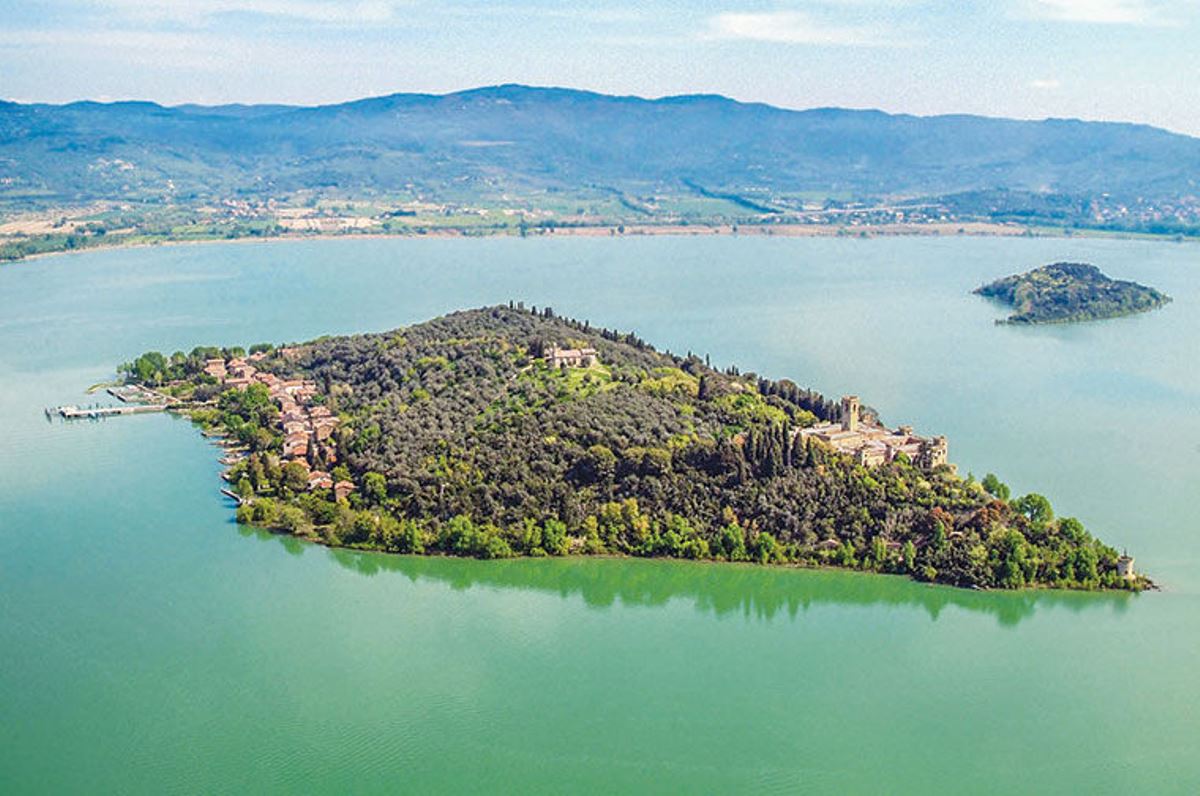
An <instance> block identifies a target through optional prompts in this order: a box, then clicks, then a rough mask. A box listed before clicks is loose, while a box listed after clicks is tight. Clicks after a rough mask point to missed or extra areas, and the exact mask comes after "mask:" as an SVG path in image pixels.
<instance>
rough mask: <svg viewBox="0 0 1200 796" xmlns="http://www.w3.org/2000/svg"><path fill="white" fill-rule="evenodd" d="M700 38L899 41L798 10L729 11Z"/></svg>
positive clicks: (840, 42)
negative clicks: (836, 23) (818, 18)
mask: <svg viewBox="0 0 1200 796" xmlns="http://www.w3.org/2000/svg"><path fill="white" fill-rule="evenodd" d="M702 37H703V38H705V39H709V40H714V39H715V40H720V39H740V40H744V41H761V42H772V43H777V44H814V45H827V46H883V45H889V44H897V43H899V42H897V41H895V40H893V39H891V38H889V37H888V36H885V35H884V34H883V33H881V32H880V31H878V30H875V29H873V28H867V27H858V26H846V25H833V24H829V23H826V22H822V21H820V20H817V19H815V18H813V17H812V16H810V15H808V14H805V13H802V12H799V11H768V12H746V13H742V12H729V13H724V14H717V15H715V16H712V17H709V19H708V29H707V30H706V31H705V32H704V33H703V34H702Z"/></svg>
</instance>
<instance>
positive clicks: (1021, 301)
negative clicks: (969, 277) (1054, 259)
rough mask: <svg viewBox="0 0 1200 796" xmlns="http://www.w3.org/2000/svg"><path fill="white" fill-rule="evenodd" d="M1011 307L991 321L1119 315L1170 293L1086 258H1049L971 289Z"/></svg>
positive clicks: (1161, 301) (1158, 302)
mask: <svg viewBox="0 0 1200 796" xmlns="http://www.w3.org/2000/svg"><path fill="white" fill-rule="evenodd" d="M974 292H975V293H976V294H978V295H980V296H985V297H988V298H995V299H999V300H1000V301H1002V302H1004V303H1005V304H1008V305H1009V306H1010V307H1012V308H1013V309H1014V310H1015V312H1014V313H1013V314H1012V315H1010V316H1008V317H1007V318H1005V319H1003V320H998V321H996V322H997V323H1012V324H1032V323H1071V322H1073V321H1094V320H1103V319H1105V318H1119V317H1121V316H1123V315H1133V314H1135V313H1139V312H1148V311H1150V310H1156V309H1158V308H1159V307H1162V306H1165V305H1166V304H1168V303H1169V302H1170V301H1171V297H1170V296H1168V295H1166V294H1165V293H1161V292H1159V291H1157V290H1155V289H1154V288H1152V287H1146V286H1145V285H1139V284H1138V283H1137V282H1128V281H1125V280H1120V279H1112V278H1110V277H1108V276H1106V275H1105V274H1104V273H1103V272H1101V271H1100V269H1099V268H1097V267H1096V266H1094V265H1089V264H1087V263H1052V264H1050V265H1045V266H1042V267H1041V268H1035V269H1033V270H1032V271H1026V272H1025V273H1023V274H1015V275H1013V276H1006V277H1004V278H1003V279H997V280H996V281H995V282H992V283H990V284H987V285H984V286H982V287H979V288H976V289H975V291H974Z"/></svg>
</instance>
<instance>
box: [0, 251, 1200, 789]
mask: <svg viewBox="0 0 1200 796" xmlns="http://www.w3.org/2000/svg"><path fill="white" fill-rule="evenodd" d="M1057 259H1075V260H1085V261H1090V262H1094V263H1096V264H1097V265H1099V266H1101V267H1102V268H1103V269H1105V270H1106V271H1108V272H1109V273H1111V274H1114V275H1119V276H1122V277H1128V278H1133V279H1137V280H1139V281H1143V282H1147V283H1150V284H1152V285H1154V286H1156V287H1159V288H1161V289H1163V290H1165V291H1167V292H1168V293H1170V294H1172V295H1173V296H1174V297H1175V299H1176V300H1175V302H1174V303H1173V304H1171V305H1170V306H1169V307H1168V308H1166V309H1165V310H1163V311H1161V312H1156V313H1153V314H1150V315H1145V316H1139V317H1136V318H1129V319H1123V320H1119V321H1113V322H1107V323H1096V324H1083V325H1076V326H1070V327H1051V328H1037V329H1017V328H1006V327H997V326H994V325H993V324H992V320H993V319H994V318H995V317H997V316H998V315H999V314H1000V310H999V308H997V307H995V306H992V305H990V304H988V303H986V302H985V301H983V300H982V299H978V298H976V297H973V296H970V295H969V294H968V291H969V290H970V289H971V288H972V287H974V286H976V285H978V284H980V283H982V282H984V281H987V280H989V279H992V278H994V277H997V276H1000V275H1004V274H1007V273H1011V272H1015V271H1018V270H1024V269H1026V268H1029V267H1032V266H1035V265H1040V264H1043V263H1045V262H1049V261H1052V260H1057ZM510 298H515V299H519V300H524V301H526V302H527V303H533V304H537V305H539V306H542V305H545V304H550V305H552V306H553V307H554V308H555V309H556V310H558V311H559V312H561V313H565V314H569V315H573V316H575V317H578V318H587V319H589V320H591V321H592V323H593V324H603V325H606V326H610V327H611V326H617V327H621V328H626V329H634V330H636V331H637V332H638V333H639V334H641V335H642V336H643V337H645V338H647V339H648V340H650V341H652V342H654V343H656V344H658V345H659V346H660V347H666V348H670V349H672V350H675V351H677V352H680V353H682V352H685V351H687V350H692V351H695V352H697V353H708V354H710V355H711V356H712V359H713V362H714V364H720V365H724V364H726V363H731V362H736V363H737V364H738V365H739V366H741V367H742V368H743V370H755V371H757V372H761V373H763V374H767V375H770V376H773V377H790V378H793V379H795V380H796V381H798V382H800V383H801V384H805V385H811V386H814V387H816V388H818V389H821V390H822V391H824V392H826V393H827V394H830V395H835V396H836V395H838V394H840V393H842V392H845V391H855V392H858V393H860V394H861V395H862V396H863V398H864V400H865V401H866V402H867V403H869V404H871V405H873V406H874V407H876V408H877V409H878V410H879V411H880V412H881V413H882V414H883V417H884V419H885V420H886V421H888V422H890V423H893V424H895V423H900V422H911V423H912V424H914V425H915V426H916V427H917V428H918V429H919V430H921V431H924V432H927V433H945V434H947V435H948V436H949V437H950V440H951V458H952V460H954V461H956V462H958V463H959V465H960V467H961V468H962V469H963V470H964V471H973V472H974V473H976V474H977V475H980V476H982V474H984V473H985V472H988V471H994V472H996V473H997V474H999V475H1000V476H1001V477H1002V478H1004V479H1005V480H1007V481H1009V483H1011V484H1012V486H1013V487H1014V490H1016V491H1018V492H1020V491H1028V490H1032V489H1037V490H1038V491H1042V492H1044V493H1045V494H1047V495H1048V496H1049V497H1050V498H1051V499H1052V500H1053V501H1054V503H1055V506H1056V508H1057V509H1058V510H1059V511H1060V512H1062V513H1067V514H1073V515H1077V516H1079V517H1080V518H1081V519H1083V520H1084V522H1085V523H1087V524H1088V525H1089V526H1090V527H1091V528H1092V529H1093V530H1094V531H1095V532H1096V533H1097V534H1098V535H1100V536H1101V537H1103V538H1104V539H1106V540H1107V541H1109V542H1111V543H1112V544H1114V545H1116V546H1118V547H1127V548H1128V549H1129V550H1130V552H1132V553H1134V554H1136V555H1137V559H1138V565H1139V567H1141V568H1144V569H1146V570H1148V571H1149V572H1151V573H1152V575H1153V576H1154V577H1155V578H1156V579H1158V580H1159V581H1160V582H1162V583H1163V585H1164V587H1165V590H1164V591H1163V592H1162V593H1157V594H1149V595H1141V596H1137V597H1128V596H1103V595H1082V594H1049V593H1048V594H1031V593H1022V594H981V593H974V592H964V591H958V590H953V589H945V588H933V587H927V586H923V585H920V584H915V583H911V582H908V581H905V580H902V579H896V578H881V577H870V576H862V575H855V574H849V573H830V572H795V571H786V570H771V569H760V568H755V567H748V566H732V565H730V566H721V565H702V564H687V563H681V562H647V561H617V560H599V561H590V560H566V561H544V560H542V561H505V562H476V561H456V560H439V559H420V558H406V557H388V556H381V555H373V554H359V553H349V552H345V551H330V550H326V549H324V548H319V547H312V546H308V545H304V544H301V543H298V542H296V541H294V540H290V539H284V538H279V537H273V536H270V535H265V534H261V533H257V532H252V531H248V530H245V529H240V528H238V527H237V526H236V524H234V523H233V522H232V511H231V508H230V506H229V505H228V504H227V503H226V502H225V501H224V500H223V499H222V498H221V497H220V496H219V494H218V493H217V491H216V489H217V486H218V479H217V474H218V471H219V465H218V464H217V462H216V459H217V458H218V455H219V454H218V452H217V450H216V449H215V448H212V447H211V446H209V445H208V444H207V443H206V442H205V441H204V440H203V439H202V438H201V437H200V436H199V435H198V434H196V433H195V432H194V430H192V429H191V428H190V426H189V425H188V424H187V423H186V422H182V421H179V420H177V419H174V418H171V417H167V416H147V417H134V418H119V419H113V420H108V421H104V422H97V423H76V424H70V425H68V424H63V423H59V422H53V423H51V422H48V421H47V420H46V419H45V418H44V417H43V416H42V413H41V410H42V407H44V406H47V405H54V404H59V403H67V402H82V401H86V400H89V399H87V398H86V397H85V396H83V395H81V391H82V388H84V387H86V386H87V385H89V384H91V383H94V382H97V381H100V380H102V379H104V378H105V377H106V376H108V375H110V374H111V372H112V369H113V366H114V364H115V363H117V362H119V361H122V360H126V359H129V358H132V357H133V356H135V355H136V354H138V353H140V352H142V351H143V350H146V349H150V348H157V349H160V350H163V351H167V352H169V351H173V350H176V349H185V350H186V349H190V348H192V347H193V346H194V345H196V344H199V343H214V344H248V343H252V342H257V341H259V340H271V341H276V342H282V341H289V340H302V339H307V338H311V337H313V336H317V335H320V334H326V333H344V332H355V331H370V330H382V329H388V328H392V327H395V326H399V325H403V324H408V323H413V322H417V321H421V320H424V319H427V318H429V317H432V316H434V315H438V314H440V313H443V312H447V311H450V310H453V309H457V308H461V307H467V306H477V305H482V304H487V303H497V302H503V301H507V300H509V299H510ZM1198 351H1200V248H1197V247H1195V246H1182V245H1173V244H1164V243H1134V242H1118V241H1095V240H1092V241H1087V240H999V239H929V240H924V239H916V238H909V239H877V240H783V239H779V240H774V239H767V238H745V239H737V238H703V239H701V238H676V239H667V238H656V239H650V238H646V239H624V240H582V239H580V240H558V241H556V240H536V241H533V240H526V241H522V240H500V239H495V240H476V241H448V240H443V241H432V240H431V241H386V240H373V241H372V240H366V241H313V242H297V243H273V244H245V245H228V246H196V247H178V248H162V249H145V250H136V251H108V252H94V253H88V254H84V255H78V256H69V257H59V258H51V259H46V260H41V261H37V262H33V263H27V264H21V265H15V266H6V267H3V268H0V551H2V552H0V792H5V793H24V792H105V791H122V792H152V793H164V792H208V793H215V792H229V791H236V792H268V791H288V790H299V791H304V792H317V793H320V792H327V793H343V792H357V793H363V792H380V791H397V790H400V791H412V792H429V791H434V790H438V791H484V790H497V789H504V790H512V791H526V792H534V791H540V792H563V791H578V792H613V791H620V790H627V789H636V790H652V791H671V792H680V791H684V792H721V791H729V790H754V791H781V792H788V791H798V790H805V791H830V792H847V791H850V792H943V793H962V792H1030V791H1041V792H1045V791H1058V792H1063V791H1072V792H1111V793H1117V792H1128V791H1130V790H1133V789H1135V788H1137V789H1142V790H1149V791H1152V792H1179V793H1195V792H1197V790H1198V789H1200V753H1198V752H1197V749H1200V667H1198V658H1200V571H1198V568H1200V527H1197V525H1198V522H1197V520H1196V513H1195V506H1196V504H1197V497H1198V496H1200V495H1198V493H1200V489H1198V487H1200V362H1198V360H1197V352H1198Z"/></svg>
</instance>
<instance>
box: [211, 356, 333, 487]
mask: <svg viewBox="0 0 1200 796" xmlns="http://www.w3.org/2000/svg"><path fill="white" fill-rule="evenodd" d="M281 353H282V354H283V355H284V356H288V355H289V353H290V352H289V350H288V349H283V350H282V351H281ZM266 356H267V354H266V353H265V352H258V353H255V354H251V355H250V356H248V357H234V358H232V359H229V360H228V361H227V360H224V359H209V360H206V361H205V363H204V372H205V373H206V374H207V375H209V376H211V377H213V378H214V379H216V380H217V381H218V382H219V383H220V384H221V385H222V386H223V387H228V388H233V389H246V388H247V387H249V386H251V385H252V384H262V385H263V386H265V387H266V388H267V391H268V394H269V395H270V397H271V400H272V401H274V402H275V404H276V405H277V406H278V407H279V422H280V425H281V428H282V431H283V455H282V461H283V463H284V464H289V463H294V464H297V465H299V466H301V467H303V468H304V470H305V471H306V472H307V475H308V489H309V490H310V491H312V490H318V489H332V490H333V492H334V496H335V497H336V499H338V500H342V499H344V498H346V497H347V496H349V494H350V493H351V492H353V491H354V490H355V486H354V484H353V483H352V482H351V481H337V482H335V481H334V480H333V476H332V475H331V474H330V473H329V472H328V470H327V469H320V468H329V467H332V466H333V465H334V464H336V463H337V448H336V446H335V445H334V443H333V439H332V437H333V430H334V429H335V428H337V426H338V419H337V417H335V416H334V414H333V412H331V411H330V410H329V408H328V407H326V406H323V405H321V404H318V403H314V402H313V397H314V396H315V395H316V394H317V385H316V384H315V383H314V382H312V381H308V380H304V379H281V378H280V377H279V376H276V375H275V374H274V373H268V372H266V371H262V370H259V369H258V367H257V366H256V364H255V363H258V362H261V361H262V360H263V359H265V358H266Z"/></svg>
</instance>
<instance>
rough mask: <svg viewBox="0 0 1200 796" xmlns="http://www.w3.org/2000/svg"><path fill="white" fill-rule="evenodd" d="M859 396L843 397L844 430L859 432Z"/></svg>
mask: <svg viewBox="0 0 1200 796" xmlns="http://www.w3.org/2000/svg"><path fill="white" fill-rule="evenodd" d="M858 410H859V403H858V396H857V395H843V396H842V430H843V431H858Z"/></svg>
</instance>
